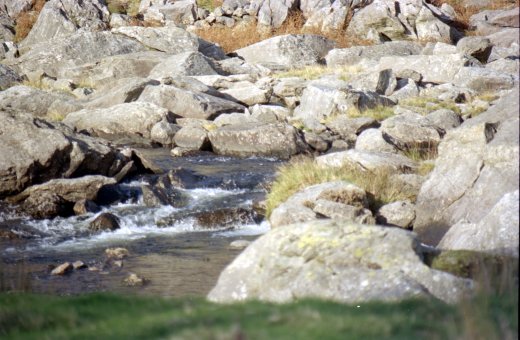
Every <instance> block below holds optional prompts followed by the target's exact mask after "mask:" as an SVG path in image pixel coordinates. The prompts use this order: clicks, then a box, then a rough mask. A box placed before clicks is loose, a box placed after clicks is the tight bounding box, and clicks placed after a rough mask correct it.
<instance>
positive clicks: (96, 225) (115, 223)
mask: <svg viewBox="0 0 520 340" xmlns="http://www.w3.org/2000/svg"><path fill="white" fill-rule="evenodd" d="M119 223H120V220H119V218H118V217H117V216H115V215H114V214H111V213H102V214H100V215H99V216H98V217H96V218H95V219H94V220H93V221H92V222H90V224H89V229H90V230H91V231H95V232H96V231H107V230H108V231H114V230H116V229H119V227H120V225H119Z"/></svg>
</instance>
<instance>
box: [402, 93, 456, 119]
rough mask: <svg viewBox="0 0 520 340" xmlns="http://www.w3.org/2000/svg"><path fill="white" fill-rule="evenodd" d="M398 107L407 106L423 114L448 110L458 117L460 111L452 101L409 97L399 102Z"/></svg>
mask: <svg viewBox="0 0 520 340" xmlns="http://www.w3.org/2000/svg"><path fill="white" fill-rule="evenodd" d="M399 105H400V106H404V107H406V106H408V107H412V108H419V109H422V110H421V111H423V112H424V113H425V114H428V113H431V112H433V111H437V110H440V109H448V110H451V111H453V112H455V113H456V114H458V115H460V114H461V110H460V108H459V107H458V106H457V104H456V103H455V102H454V101H450V100H440V99H438V98H431V97H411V98H405V99H402V100H400V101H399Z"/></svg>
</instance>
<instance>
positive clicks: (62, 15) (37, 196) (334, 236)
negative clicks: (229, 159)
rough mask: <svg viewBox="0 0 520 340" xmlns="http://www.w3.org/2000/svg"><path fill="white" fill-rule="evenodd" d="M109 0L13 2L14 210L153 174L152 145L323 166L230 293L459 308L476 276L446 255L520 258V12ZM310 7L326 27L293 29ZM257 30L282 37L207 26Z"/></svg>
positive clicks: (308, 22)
mask: <svg viewBox="0 0 520 340" xmlns="http://www.w3.org/2000/svg"><path fill="white" fill-rule="evenodd" d="M107 2H108V4H107ZM107 2H106V1H104V0H85V1H72V0H49V1H33V0H23V1H22V0H1V1H0V40H1V43H2V48H1V49H0V60H1V63H0V89H1V91H0V121H1V122H2V124H0V198H1V199H7V200H8V201H9V202H11V203H14V204H18V205H20V206H21V207H22V209H24V210H25V211H28V212H30V213H31V214H32V215H33V216H36V217H53V216H57V215H62V214H66V213H72V210H73V206H74V205H78V204H86V203H85V202H87V201H96V197H97V193H98V191H99V190H101V188H103V187H105V186H107V185H111V184H114V183H117V182H119V181H121V180H123V179H124V178H128V176H131V175H132V174H137V173H142V172H145V171H153V169H150V167H149V166H147V161H146V159H143V158H142V156H141V155H140V154H139V153H138V152H137V151H136V150H134V149H135V148H137V147H141V148H142V147H144V148H159V147H160V148H169V149H171V155H172V157H181V156H184V155H189V154H193V153H197V152H201V151H209V152H213V153H215V154H218V155H225V156H237V157H251V156H261V157H275V158H281V159H286V160H289V159H291V158H293V159H294V158H298V157H306V160H303V161H302V160H301V159H300V160H293V161H292V162H291V163H289V165H287V166H286V167H285V168H284V169H282V170H281V174H280V177H279V178H278V180H277V181H276V182H275V183H274V184H273V187H272V188H271V195H270V196H269V198H268V202H267V206H268V210H269V211H268V214H269V219H270V222H271V225H272V228H273V229H272V230H271V231H270V232H268V233H267V234H266V235H264V236H263V237H261V238H260V239H258V240H257V241H256V242H254V243H253V244H252V245H250V246H249V247H248V248H247V249H246V250H245V251H244V252H243V253H242V255H240V256H239V257H238V258H237V259H236V261H235V262H233V263H232V264H231V265H230V266H229V267H228V268H227V269H226V270H225V271H224V272H223V274H222V275H221V278H220V280H219V282H218V284H217V286H216V287H215V289H214V290H213V291H212V292H211V293H210V295H209V298H210V299H211V300H214V301H221V302H228V301H236V300H244V299H252V298H255V299H264V300H269V301H277V302H281V301H289V300H292V299H297V298H305V297H320V298H326V299H333V300H338V301H342V302H355V301H361V300H373V299H376V300H396V299H402V298H407V297H415V296H434V297H436V298H439V299H442V300H444V301H450V302H451V301H455V300H457V299H459V298H460V297H461V296H463V295H464V294H466V293H467V292H468V291H470V290H471V289H472V286H473V283H472V281H471V280H468V279H465V278H460V277H456V276H454V275H452V274H448V273H446V272H442V271H437V270H434V269H431V268H430V267H428V266H427V265H426V264H425V263H424V261H423V260H424V258H425V256H426V255H425V254H426V253H437V252H439V251H441V250H471V251H477V252H484V253H486V254H489V255H493V256H495V255H500V256H503V255H506V256H513V257H518V243H519V219H518V212H519V191H518V187H519V181H518V178H519V176H518V166H519V128H518V127H519V99H518V96H519V95H518V91H519V87H518V83H519V74H518V73H519V57H520V53H519V27H520V25H519V13H518V10H519V9H518V2H515V1H501V2H500V6H496V4H495V5H493V2H488V1H471V2H468V3H471V4H469V5H468V6H469V7H468V8H467V9H468V11H469V9H470V8H471V10H472V11H473V12H475V14H474V15H472V16H471V17H469V18H467V22H463V21H461V20H462V19H461V18H462V17H461V15H460V14H461V13H462V12H461V9H460V8H457V9H454V8H453V7H452V6H450V5H449V2H443V1H425V0H399V1H394V0H392V1H389V0H372V1H357V0H348V1H347V0H334V1H333V0H328V1H313V0H301V1H297V0H285V1H271V0H225V1H223V2H222V3H221V6H218V7H214V4H216V3H215V2H204V4H205V8H204V7H199V5H202V3H203V2H199V1H195V0H179V1H174V0H142V1H141V2H140V3H139V6H137V3H135V2H130V1H126V2H125V1H120V2H117V3H116V2H115V1H107ZM208 4H209V5H208ZM476 9H477V10H476ZM295 13H296V14H295ZM294 15H299V16H300V17H302V18H303V26H302V27H299V29H301V32H305V29H309V30H311V31H312V32H313V33H314V34H285V35H275V34H273V32H275V31H276V29H278V28H280V27H283V25H284V24H287V22H288V21H289V20H291V18H292V17H294ZM27 18H33V20H32V19H31V20H32V21H31V20H29V19H27ZM251 23H252V24H253V25H254V27H255V29H256V30H257V31H253V33H252V34H253V35H255V36H256V34H258V36H259V37H265V39H263V40H261V41H259V42H257V43H254V44H251V45H249V46H246V47H243V48H239V49H237V50H234V51H231V52H230V51H224V50H223V49H222V48H221V46H220V45H219V43H218V41H217V40H214V41H207V40H204V39H203V38H201V37H200V36H199V35H197V32H200V30H212V29H215V30H216V29H220V30H229V32H233V29H235V28H236V27H239V26H241V25H242V26H243V25H248V24H251ZM24 29H25V30H26V31H27V32H26V33H25V34H22V33H21V32H22V30H24ZM248 32H251V31H248ZM255 32H258V33H255ZM330 32H334V34H335V35H334V36H335V37H337V36H338V34H340V35H341V36H345V37H355V38H356V39H359V40H360V41H363V43H364V44H363V45H359V46H355V45H353V44H351V46H349V47H343V46H340V44H339V42H338V40H335V39H331V37H332V36H331V35H330ZM316 33H319V34H316ZM230 36H232V35H230ZM236 39H239V37H236ZM226 52H228V53H226ZM284 171H285V172H284ZM284 173H285V175H283V174H284ZM290 181H292V182H290ZM98 203H99V202H98ZM368 225H370V226H368ZM411 231H413V232H411ZM252 273H253V274H254V275H251V274H252ZM266 282H270V287H265V283H266Z"/></svg>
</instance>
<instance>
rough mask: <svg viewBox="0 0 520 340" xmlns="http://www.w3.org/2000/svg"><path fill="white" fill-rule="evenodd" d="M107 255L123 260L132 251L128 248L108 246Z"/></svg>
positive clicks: (110, 257)
mask: <svg viewBox="0 0 520 340" xmlns="http://www.w3.org/2000/svg"><path fill="white" fill-rule="evenodd" d="M105 255H106V256H107V257H108V258H109V259H118V260H122V259H124V258H125V257H127V256H128V255H130V252H129V251H128V249H126V248H107V249H105Z"/></svg>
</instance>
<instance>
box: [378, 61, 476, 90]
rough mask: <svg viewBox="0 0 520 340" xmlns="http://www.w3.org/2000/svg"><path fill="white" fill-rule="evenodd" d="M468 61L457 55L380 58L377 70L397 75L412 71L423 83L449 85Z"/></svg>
mask: <svg viewBox="0 0 520 340" xmlns="http://www.w3.org/2000/svg"><path fill="white" fill-rule="evenodd" d="M468 64H469V60H468V59H467V58H466V57H464V56H462V55H459V54H448V55H412V56H404V57H402V56H400V57H382V58H381V59H380V61H379V65H378V69H380V70H384V69H392V70H393V72H395V73H396V74H398V73H399V72H401V71H402V70H413V71H416V72H418V73H420V74H421V75H422V81H423V82H429V83H436V84H442V83H450V82H452V80H453V78H454V77H455V75H456V74H457V73H458V72H459V71H460V70H461V69H462V68H463V67H464V66H466V65H468Z"/></svg>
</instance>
